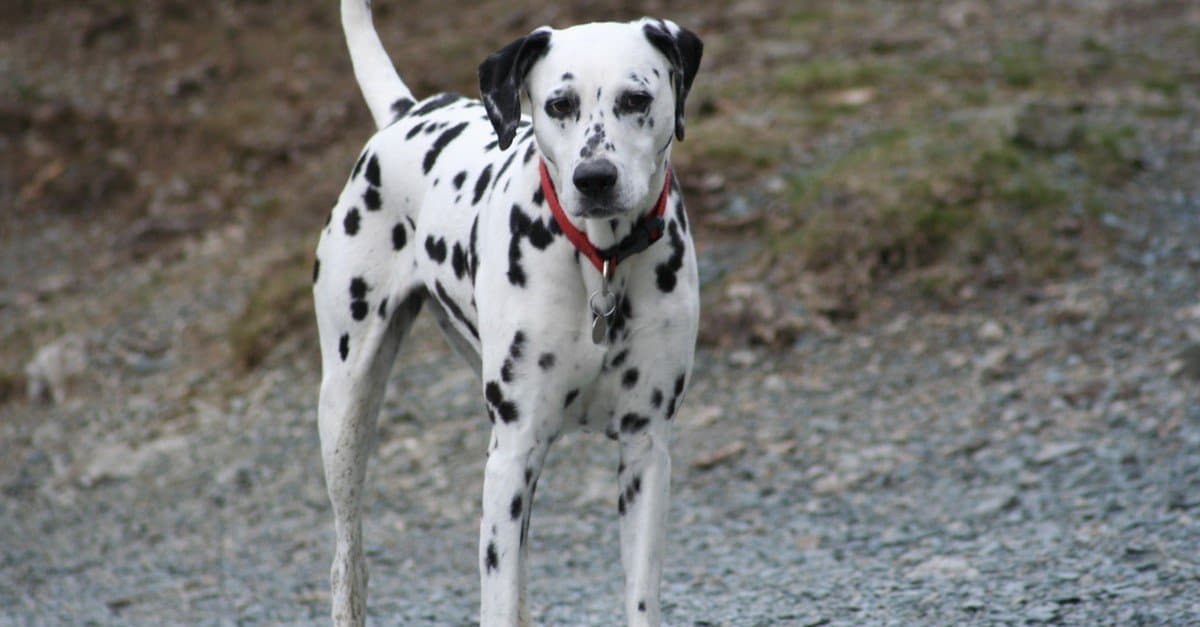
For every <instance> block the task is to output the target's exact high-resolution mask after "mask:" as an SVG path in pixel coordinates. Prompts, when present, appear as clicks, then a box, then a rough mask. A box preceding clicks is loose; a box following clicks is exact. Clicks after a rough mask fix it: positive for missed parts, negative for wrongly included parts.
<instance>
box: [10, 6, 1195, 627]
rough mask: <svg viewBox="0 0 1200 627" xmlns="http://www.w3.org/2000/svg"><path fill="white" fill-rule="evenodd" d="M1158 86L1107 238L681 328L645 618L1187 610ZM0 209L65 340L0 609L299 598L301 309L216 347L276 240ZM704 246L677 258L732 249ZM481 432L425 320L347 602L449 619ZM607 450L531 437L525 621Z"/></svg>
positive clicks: (1164, 125) (1180, 392) (323, 531)
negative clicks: (662, 522)
mask: <svg viewBox="0 0 1200 627" xmlns="http://www.w3.org/2000/svg"><path fill="white" fill-rule="evenodd" d="M222 6H223V5H222ZM117 26H120V23H119V22H118V23H117ZM64 28H65V27H64ZM321 28H324V26H321ZM14 32H16V30H14ZM38 38H40V39H45V37H44V36H43V35H38ZM45 40H46V41H52V40H53V39H45ZM204 41H205V45H208V43H207V40H204ZM339 45H340V41H339ZM33 56H37V55H33ZM139 76H140V75H139ZM300 91H305V90H300ZM347 98H353V100H352V102H353V103H354V105H355V106H358V104H357V103H358V100H357V96H356V95H354V96H347ZM1188 107H1189V108H1185V110H1184V113H1181V114H1180V115H1179V116H1178V118H1177V119H1176V118H1170V117H1167V116H1165V115H1164V116H1163V117H1162V118H1158V119H1156V120H1155V121H1153V123H1151V122H1147V121H1145V120H1141V121H1139V124H1145V125H1146V126H1147V128H1146V129H1144V132H1145V136H1144V139H1145V143H1146V144H1147V145H1148V146H1150V148H1149V149H1148V150H1147V154H1146V155H1144V156H1143V157H1144V158H1143V159H1142V160H1143V161H1144V162H1145V163H1144V166H1145V168H1146V172H1144V173H1143V174H1141V175H1139V177H1138V178H1137V179H1136V180H1135V182H1134V183H1131V184H1129V185H1126V186H1123V187H1122V190H1123V191H1122V192H1121V193H1122V194H1124V195H1125V196H1127V197H1126V198H1124V201H1125V202H1124V204H1123V205H1122V206H1133V207H1137V208H1139V210H1138V211H1133V212H1130V213H1128V214H1127V215H1128V217H1126V218H1116V217H1109V218H1106V221H1107V223H1108V226H1109V227H1110V228H1111V229H1112V230H1113V231H1114V232H1115V233H1117V236H1116V241H1115V242H1114V250H1112V251H1110V252H1109V253H1108V254H1107V255H1105V256H1104V257H1103V260H1102V261H1099V262H1097V263H1096V264H1093V265H1094V270H1093V271H1091V272H1089V273H1087V274H1086V275H1081V276H1075V277H1069V278H1065V279H1062V280H1059V281H1057V282H1053V283H1049V284H1043V285H1040V286H1038V287H1036V288H1018V287H1004V288H999V289H997V290H995V291H980V292H979V293H977V294H976V295H975V296H974V297H972V298H968V299H966V302H965V303H964V304H961V305H960V306H958V307H957V308H954V309H951V310H939V309H934V308H932V306H931V305H929V304H928V303H922V302H912V301H911V300H908V299H905V298H903V297H893V296H887V297H881V298H880V299H879V302H878V304H877V306H876V308H875V309H874V310H872V311H869V312H864V315H863V317H862V319H860V320H859V321H858V322H856V323H855V324H854V325H852V326H837V327H834V326H831V325H829V324H828V323H823V322H822V321H821V320H820V319H819V318H817V317H813V316H810V315H808V312H804V311H798V312H789V315H795V316H796V317H798V318H799V319H801V320H803V321H804V322H805V324H804V327H803V329H802V331H801V332H800V333H799V339H798V340H797V341H796V342H795V343H794V344H792V345H790V346H788V347H787V348H785V349H768V348H761V347H760V348H755V347H750V348H745V347H743V348H737V349H732V350H718V349H714V348H702V349H701V350H700V352H699V359H698V366H697V369H696V372H695V376H694V383H693V386H692V389H691V390H690V391H689V394H688V398H687V401H686V402H685V404H684V405H683V407H682V409H681V413H680V418H679V421H678V424H677V427H676V432H675V435H674V439H675V442H674V446H673V453H674V462H675V463H674V468H673V471H674V476H673V491H674V495H673V500H672V505H671V527H670V533H669V544H668V559H667V563H666V568H665V572H664V590H663V597H664V598H663V600H664V610H665V618H666V620H667V622H668V623H669V624H671V625H676V626H694V627H701V626H731V627H732V626H766V625H970V624H980V625H1017V624H1069V625H1089V626H1090V625H1193V624H1200V550H1198V549H1200V180H1197V179H1196V177H1195V173H1196V172H1198V171H1200V170H1198V169H1197V168H1198V167H1200V164H1198V161H1200V132H1197V130H1196V129H1197V128H1200V123H1198V120H1197V118H1196V115H1195V113H1194V112H1195V111H1196V108H1195V103H1194V102H1189V103H1188ZM1151 127H1153V128H1151ZM155 128H157V127H155ZM168 128H170V127H168ZM155 132H156V133H157V132H158V131H155ZM1156 134H1157V135H1156ZM321 141H322V142H323V141H325V139H321ZM339 158H340V157H339ZM308 167H309V168H310V169H311V170H310V171H305V172H302V173H301V174H303V177H301V174H297V175H296V177H297V179H299V178H304V179H305V180H306V181H312V180H317V179H318V178H319V176H321V175H323V174H324V171H325V170H324V168H325V164H322V163H313V164H310V165H309V166H308ZM235 191H236V190H235ZM187 207H188V208H189V209H190V205H187ZM20 215H21V217H20V219H12V220H8V221H5V222H4V223H3V225H2V226H5V227H6V228H7V227H9V226H11V227H12V228H13V229H15V230H14V231H12V232H5V233H3V234H2V235H3V236H2V237H0V241H2V242H3V244H2V245H0V268H2V269H3V270H2V271H3V272H4V273H5V274H4V276H3V279H4V280H3V281H0V338H5V339H6V340H7V339H8V338H15V339H14V340H13V341H14V342H21V341H25V339H24V338H25V337H28V336H36V337H37V338H44V337H53V336H57V335H60V334H62V335H64V336H68V337H69V336H73V337H74V338H75V340H74V341H75V344H74V346H76V347H78V348H77V350H78V352H79V356H78V360H79V361H81V362H82V363H83V364H84V366H85V367H83V368H82V371H83V372H81V373H80V374H78V375H77V376H75V377H73V379H72V380H71V381H70V384H69V385H68V386H67V387H66V390H67V392H68V393H67V395H66V398H65V399H64V400H63V402H60V403H57V404H48V403H34V402H26V401H25V400H23V399H12V400H8V401H7V402H6V401H4V400H3V399H0V626H4V625H33V626H41V625H82V624H95V625H163V624H170V625H209V624H219V625H224V624H268V625H274V624H322V623H325V622H327V619H326V616H327V614H328V603H329V595H328V591H327V574H328V564H329V559H330V556H331V543H332V516H331V514H330V512H329V505H328V501H327V499H326V496H325V491H324V486H323V482H322V477H321V471H320V458H319V449H318V442H317V429H316V415H315V405H316V391H317V380H318V372H317V362H316V354H315V350H316V349H315V343H314V338H312V337H295V336H286V337H287V339H286V340H285V343H284V345H283V346H280V347H279V348H278V349H277V350H275V351H274V352H273V353H272V354H271V355H270V356H269V357H268V358H267V360H266V361H265V362H264V364H263V365H262V366H261V367H259V368H258V369H256V370H254V371H252V372H250V373H248V374H244V375H242V374H236V373H230V372H226V370H228V369H229V368H230V366H229V365H228V364H230V363H232V362H233V360H232V359H231V357H230V352H231V351H230V349H229V348H228V346H227V344H228V332H227V325H228V324H229V321H230V320H232V319H235V318H236V317H237V314H238V312H239V311H240V310H241V309H242V306H243V305H244V304H245V302H246V299H247V297H248V296H247V294H248V293H250V292H252V291H253V284H252V283H251V279H249V278H247V277H244V276H243V274H242V273H241V272H240V271H239V269H240V267H241V266H242V265H243V264H255V265H256V267H259V268H261V267H266V266H269V267H276V266H277V265H280V264H286V262H287V261H288V260H289V259H290V257H289V254H290V253H289V251H288V250H287V249H286V248H282V247H281V248H280V249H272V248H271V246H273V244H271V243H270V242H269V241H265V240H264V241H258V240H257V239H256V237H255V236H254V235H253V234H247V233H246V232H244V231H243V230H242V227H239V226H237V222H236V221H233V222H229V223H226V222H219V223H217V224H216V225H215V226H212V227H211V229H210V230H198V231H197V232H198V233H199V234H198V235H195V237H192V238H190V239H189V238H184V237H180V238H178V240H172V242H175V243H173V244H172V246H173V247H172V248H171V249H170V254H169V256H167V255H163V254H158V256H151V257H149V258H148V259H145V260H138V263H130V262H128V260H127V259H125V257H123V255H126V252H124V249H125V248H128V247H127V246H124V245H121V244H120V241H121V240H119V239H117V240H116V242H117V243H115V244H114V235H113V234H120V233H124V232H125V231H126V230H127V227H128V225H125V224H123V223H122V220H124V218H125V217H126V216H124V215H123V214H120V213H104V212H96V214H95V215H91V214H84V213H83V212H82V211H81V212H80V213H77V214H61V213H58V214H56V213H53V212H44V213H38V212H33V211H30V212H27V213H22V214H20ZM64 215H69V216H70V217H68V218H64V217H63V216H64ZM698 222H699V221H698ZM206 229H208V227H206ZM189 232H190V231H189ZM180 242H181V243H180ZM176 243H177V244H178V246H177V247H176ZM705 244H711V243H710V242H704V241H702V242H701V248H702V250H701V252H702V264H704V265H705V266H706V267H705V268H704V270H706V271H711V270H712V269H713V268H714V267H715V268H717V269H718V270H719V269H722V268H721V264H722V263H726V264H728V263H729V262H728V261H727V260H725V257H724V255H723V253H717V252H715V251H717V250H718V249H717V248H710V249H707V250H705V249H704V245H705ZM752 245H753V244H752V243H751V244H747V243H741V244H740V246H742V247H743V249H744V248H745V247H746V246H752ZM734 247H735V248H736V247H737V246H736V245H735V246H734ZM721 250H724V249H721ZM80 251H97V252H95V253H94V254H86V253H83V252H80ZM164 257H168V258H165V259H164ZM305 264H307V261H305ZM109 270H112V271H111V272H110V271H109ZM718 274H720V273H719V272H708V276H715V275H718ZM884 287H886V286H884ZM768 289H769V288H768ZM51 310H52V311H51ZM49 313H53V316H50V315H49ZM43 319H49V320H53V322H52V323H45V324H46V325H47V326H48V327H50V328H45V327H41V326H38V325H39V324H42V323H41V322H39V320H43ZM63 321H67V322H63ZM59 325H61V328H60V326H59ZM4 348H5V349H8V348H9V347H7V346H6V347H4ZM34 348H36V347H34ZM12 352H16V351H15V349H14V350H13V351H12ZM68 361H69V360H68ZM4 383H5V382H4V381H0V388H2V387H3V384H4ZM2 391H3V390H2V389H0V392H2ZM486 445H487V429H486V419H485V418H484V412H483V407H482V403H481V400H480V399H479V394H478V385H477V384H476V383H475V382H474V380H473V378H472V375H471V374H470V372H469V370H468V368H467V367H466V366H465V365H463V364H461V363H460V362H459V360H458V359H457V358H456V357H454V356H453V355H452V353H451V352H450V351H449V350H448V349H447V348H446V346H445V345H444V342H443V341H442V340H441V338H440V337H439V336H438V334H437V332H436V331H435V328H434V325H433V324H432V323H431V322H430V321H429V320H428V319H427V318H423V319H422V321H421V322H420V323H419V324H418V327H417V328H416V329H415V331H414V333H413V335H412V339H411V341H410V342H409V344H408V345H407V347H406V350H405V352H404V354H403V355H402V356H401V358H400V360H399V362H398V363H397V366H396V368H395V371H394V376H393V378H392V383H391V388H390V390H389V394H388V399H387V401H386V403H385V406H384V408H383V412H382V416H381V419H380V437H379V444H378V451H377V454H376V455H375V456H374V458H373V461H372V466H371V469H370V473H369V498H368V510H367V517H366V520H365V526H366V540H367V547H368V557H369V560H370V565H371V597H370V601H369V608H370V616H371V619H372V621H373V622H374V623H375V624H382V625H392V624H399V625H470V624H474V621H475V620H476V618H475V615H476V611H477V610H476V608H477V596H478V575H477V572H476V541H477V540H476V534H477V523H478V511H479V505H478V501H479V494H480V489H481V484H482V471H483V458H484V451H485V449H486ZM616 456H617V452H616V449H615V446H613V444H612V443H611V442H609V441H607V440H605V439H604V438H603V437H598V436H584V435H582V434H572V435H569V436H567V437H565V438H564V439H563V440H562V441H561V442H559V443H558V445H557V446H556V448H555V449H554V450H553V451H551V454H550V459H549V462H548V467H547V469H546V471H545V473H544V475H543V480H542V484H541V489H540V490H539V500H538V502H537V507H536V512H535V515H534V519H533V526H532V532H531V533H532V541H533V550H532V552H531V556H532V569H531V585H532V602H533V608H534V613H535V615H536V616H537V618H538V621H539V623H540V624H545V625H615V624H620V623H621V622H622V617H621V616H620V614H619V607H620V600H619V599H620V577H621V573H620V563H619V557H618V545H617V515H616V503H615V501H616V485H615V484H616V481H615V470H616V461H617V460H616Z"/></svg>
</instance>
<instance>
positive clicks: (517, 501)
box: [508, 494, 523, 520]
mask: <svg viewBox="0 0 1200 627" xmlns="http://www.w3.org/2000/svg"><path fill="white" fill-rule="evenodd" d="M522 505H523V504H522V503H521V495H520V494H518V495H516V496H514V497H513V500H512V503H511V504H509V506H508V515H509V516H511V517H512V519H513V520H516V519H518V518H520V517H521V506H522Z"/></svg>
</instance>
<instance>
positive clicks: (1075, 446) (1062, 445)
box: [1033, 442, 1084, 465]
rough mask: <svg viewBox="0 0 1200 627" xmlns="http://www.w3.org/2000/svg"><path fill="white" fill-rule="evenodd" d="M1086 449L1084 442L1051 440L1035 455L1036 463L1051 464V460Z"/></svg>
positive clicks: (1034, 461) (1034, 460)
mask: <svg viewBox="0 0 1200 627" xmlns="http://www.w3.org/2000/svg"><path fill="white" fill-rule="evenodd" d="M1083 449H1084V446H1083V444H1080V443H1079V442H1051V443H1049V444H1046V445H1045V446H1043V447H1042V448H1041V449H1040V450H1038V452H1037V453H1036V454H1034V456H1033V463H1035V464H1039V465H1041V464H1049V463H1050V462H1052V461H1054V460H1056V459H1058V458H1060V457H1066V456H1068V455H1073V454H1075V453H1078V452H1079V451H1082V450H1083Z"/></svg>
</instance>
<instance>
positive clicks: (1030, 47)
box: [996, 40, 1051, 89]
mask: <svg viewBox="0 0 1200 627" xmlns="http://www.w3.org/2000/svg"><path fill="white" fill-rule="evenodd" d="M996 63H997V65H998V67H999V70H1000V77H1001V78H1002V79H1003V80H1004V82H1005V83H1006V84H1008V86H1010V87H1016V88H1020V89H1026V88H1029V87H1033V85H1034V83H1036V82H1037V81H1038V80H1039V79H1041V78H1043V77H1044V76H1046V75H1047V74H1049V73H1050V71H1051V66H1050V64H1048V63H1047V62H1046V59H1045V55H1044V54H1043V51H1042V49H1041V47H1040V46H1038V45H1036V44H1034V43H1032V42H1028V41H1023V40H1014V41H1010V42H1008V43H1007V44H1005V46H1004V47H1003V48H1002V49H1001V50H1000V52H999V53H998V54H997V55H996Z"/></svg>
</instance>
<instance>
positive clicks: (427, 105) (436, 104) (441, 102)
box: [409, 93, 462, 117]
mask: <svg viewBox="0 0 1200 627" xmlns="http://www.w3.org/2000/svg"><path fill="white" fill-rule="evenodd" d="M460 99H462V96H460V95H458V94H452V93H445V94H438V95H436V96H434V97H432V98H430V99H428V100H426V101H425V102H424V103H422V104H421V106H420V107H417V108H416V109H414V110H413V111H412V112H411V113H409V115H411V116H412V117H419V116H422V115H426V114H428V113H430V112H431V111H437V110H438V109H441V108H442V107H446V106H449V105H451V104H454V103H455V102H458V101H459V100H460Z"/></svg>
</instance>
